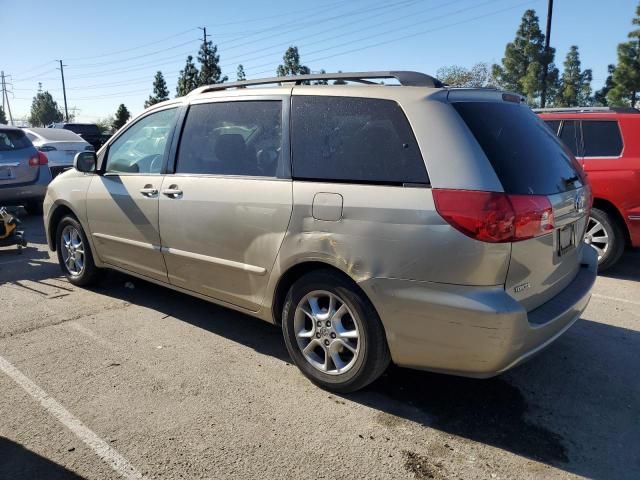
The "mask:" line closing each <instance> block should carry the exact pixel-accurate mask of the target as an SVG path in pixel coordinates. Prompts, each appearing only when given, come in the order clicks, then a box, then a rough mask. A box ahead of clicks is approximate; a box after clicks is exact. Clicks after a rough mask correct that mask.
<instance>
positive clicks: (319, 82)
mask: <svg viewBox="0 0 640 480" xmlns="http://www.w3.org/2000/svg"><path fill="white" fill-rule="evenodd" d="M325 73H327V71H326V70H325V69H324V68H323V69H321V70H320V74H325ZM313 85H329V82H327V81H326V80H316V81H315V82H313Z"/></svg>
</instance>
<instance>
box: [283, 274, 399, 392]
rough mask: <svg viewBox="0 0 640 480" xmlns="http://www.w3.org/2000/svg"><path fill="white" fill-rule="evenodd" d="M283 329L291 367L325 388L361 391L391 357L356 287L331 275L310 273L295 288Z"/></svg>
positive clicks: (290, 294) (285, 311)
mask: <svg viewBox="0 0 640 480" xmlns="http://www.w3.org/2000/svg"><path fill="white" fill-rule="evenodd" d="M282 327H283V333H284V339H285V343H286V345H287V350H288V351H289V354H290V355H291V358H292V359H293V361H294V362H295V364H296V365H297V366H298V368H299V369H300V370H301V371H302V373H303V374H304V375H305V376H307V377H308V378H309V379H310V380H311V381H312V382H313V383H315V384H316V385H319V386H320V387H322V388H325V389H327V390H331V391H334V392H339V393H347V392H353V391H355V390H358V389H360V388H363V387H364V386H366V385H368V384H369V383H371V382H373V381H374V380H375V379H376V378H378V377H379V376H380V375H381V374H382V373H383V372H384V370H385V369H386V368H387V366H388V365H389V362H390V359H391V356H390V354H389V348H388V346H387V341H386V336H385V332H384V328H383V326H382V322H381V321H380V318H379V317H378V314H377V313H376V311H375V309H374V308H373V306H372V305H371V303H370V302H369V300H368V299H367V298H366V297H365V296H364V295H363V294H362V292H360V291H359V289H358V288H357V287H356V286H354V285H353V284H351V282H349V281H347V280H345V279H344V278H343V277H341V276H340V275H337V274H335V273H333V272H329V271H318V272H312V273H309V274H307V275H305V276H303V277H302V278H300V279H299V280H298V281H296V282H295V283H294V284H293V286H292V287H291V289H290V290H289V292H288V294H287V298H286V300H285V304H284V309H283V313H282Z"/></svg>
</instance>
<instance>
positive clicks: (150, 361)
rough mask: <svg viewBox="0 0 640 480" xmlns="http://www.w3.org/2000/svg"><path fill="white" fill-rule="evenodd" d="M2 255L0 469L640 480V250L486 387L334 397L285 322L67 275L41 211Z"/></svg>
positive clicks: (437, 386) (389, 376) (444, 386)
mask: <svg viewBox="0 0 640 480" xmlns="http://www.w3.org/2000/svg"><path fill="white" fill-rule="evenodd" d="M24 226H25V229H26V231H27V236H28V239H29V240H30V242H31V244H30V247H29V248H27V249H26V250H24V252H23V254H22V255H17V254H16V252H15V249H13V248H5V249H0V399H1V401H0V478H1V479H23V478H25V479H26V478H29V479H31V478H46V479H59V478H89V479H106V478H121V477H125V478H140V477H145V478H163V479H164V478H169V479H174V478H175V479H177V478H190V479H191V478H327V479H328V478H417V479H428V478H435V479H475V478H478V479H484V478H487V479H511V478H575V477H591V478H607V479H638V478H640V253H639V252H628V253H626V254H625V256H624V257H623V260H622V262H621V264H620V265H619V266H618V267H616V268H615V269H614V270H613V271H611V272H610V273H608V274H607V275H606V276H600V277H599V278H598V281H597V284H596V288H595V291H594V297H593V299H592V301H591V304H590V306H589V307H588V309H587V311H586V312H585V314H584V315H583V318H582V319H581V320H580V321H578V322H577V323H576V325H575V326H574V327H572V328H571V329H570V330H569V331H568V332H567V333H566V334H565V335H564V336H563V337H561V338H560V339H559V340H558V341H557V342H556V343H555V344H553V345H552V346H551V347H550V348H549V349H547V350H546V351H544V352H543V353H542V354H540V355H539V356H537V357H536V358H534V359H533V360H531V361H530V362H529V363H527V364H525V365H523V366H521V367H519V368H517V369H515V370H513V371H511V372H509V373H507V374H505V375H503V376H501V377H499V378H494V379H491V380H483V381H478V380H469V379H462V378H454V377H447V376H442V375H436V374H430V373H425V372H415V371H410V370H404V369H399V368H393V367H392V368H391V369H390V370H389V371H388V372H387V373H386V374H385V375H384V376H383V377H382V378H381V379H380V380H378V381H377V382H376V383H374V384H373V385H371V386H370V387H368V388H367V389H365V390H364V391H361V392H358V393H356V394H351V395H346V396H337V395H333V394H329V393H327V392H325V391H322V390H320V389H318V388H317V387H315V386H313V385H312V384H311V383H309V382H308V381H307V380H306V379H305V378H304V377H303V376H302V375H301V374H299V373H298V371H297V369H296V368H295V366H293V365H291V362H290V360H289V358H288V355H287V352H286V349H285V347H284V344H283V342H282V339H281V334H280V331H279V330H278V329H277V328H276V327H274V326H271V325H268V324H266V323H263V322H260V321H259V320H255V319H252V318H250V317H247V316H244V315H241V314H239V313H236V312H232V311H229V310H226V309H224V308H221V307H217V306H215V305H212V304H208V303H206V302H204V301H200V300H197V299H194V298H191V297H188V296H185V295H182V294H179V293H176V292H173V291H171V290H168V289H165V288H162V287H158V286H155V285H152V284H149V283H146V282H143V281H141V280H138V279H135V278H132V277H127V276H125V275H121V274H116V273H110V274H109V275H108V276H107V278H106V279H105V281H104V283H103V284H102V285H101V286H100V287H98V288H95V289H92V290H82V289H78V288H75V287H73V286H71V285H70V284H69V283H67V282H66V281H65V280H64V278H63V277H62V275H61V272H60V270H59V268H58V265H57V262H56V259H55V258H54V256H53V255H51V254H50V253H49V252H48V250H47V247H46V245H45V237H44V231H43V229H42V226H41V224H40V219H39V218H37V217H29V218H27V219H26V221H25V224H24Z"/></svg>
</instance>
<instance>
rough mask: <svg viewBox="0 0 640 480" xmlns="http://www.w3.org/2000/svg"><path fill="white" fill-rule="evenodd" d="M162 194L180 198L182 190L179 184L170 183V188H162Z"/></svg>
mask: <svg viewBox="0 0 640 480" xmlns="http://www.w3.org/2000/svg"><path fill="white" fill-rule="evenodd" d="M162 194H163V195H166V196H167V197H169V198H180V197H181V196H182V190H180V189H179V188H178V186H177V185H169V188H165V189H164V190H162Z"/></svg>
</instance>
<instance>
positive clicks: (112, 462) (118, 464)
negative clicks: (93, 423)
mask: <svg viewBox="0 0 640 480" xmlns="http://www.w3.org/2000/svg"><path fill="white" fill-rule="evenodd" d="M0 370H2V371H3V372H4V373H6V374H7V375H8V376H9V377H11V379H12V380H13V381H15V382H16V383H17V384H18V385H20V386H21V387H22V388H23V389H24V390H25V391H26V392H27V393H28V394H29V395H31V396H32V397H33V398H34V399H35V400H37V401H38V402H39V403H40V405H42V407H43V408H44V409H45V410H46V411H47V412H49V413H50V414H51V415H53V416H54V417H55V418H57V419H58V421H59V422H60V423H62V424H63V425H64V426H65V427H67V428H68V429H69V430H71V432H73V433H74V434H75V436H76V437H78V438H79V439H80V440H82V441H83V442H84V443H85V444H86V445H87V446H88V447H89V448H91V450H93V452H94V453H95V454H96V455H98V456H99V457H100V458H101V459H102V460H103V461H104V462H105V463H106V464H108V465H109V466H110V467H111V468H113V469H114V470H115V471H116V472H117V473H118V474H119V475H120V476H121V477H122V478H126V479H127V480H134V479H135V480H139V479H142V478H144V477H143V476H142V474H141V473H140V472H139V471H138V470H136V468H135V467H134V466H133V465H131V464H130V463H129V462H128V461H127V459H125V458H124V457H123V456H122V455H120V454H119V453H118V452H117V451H116V450H114V449H113V448H112V447H111V446H110V445H109V444H108V443H107V442H105V441H104V440H102V439H101V438H100V437H98V435H96V434H95V433H94V432H93V431H92V430H90V429H89V428H88V427H87V426H86V425H85V424H83V423H82V422H81V421H80V420H79V419H78V418H76V417H74V416H73V415H72V414H71V412H69V411H68V410H67V409H66V408H64V407H63V406H62V405H60V404H59V403H58V402H57V401H56V400H55V399H54V398H53V397H51V396H49V395H48V394H47V392H45V391H44V390H42V389H41V388H40V387H39V386H38V385H36V384H35V383H33V382H32V381H31V380H30V379H29V378H27V377H26V376H25V375H24V374H23V373H22V372H21V371H20V370H18V369H17V368H16V367H14V366H13V365H12V364H11V363H10V362H9V361H8V360H6V359H5V358H4V357H2V356H0Z"/></svg>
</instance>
